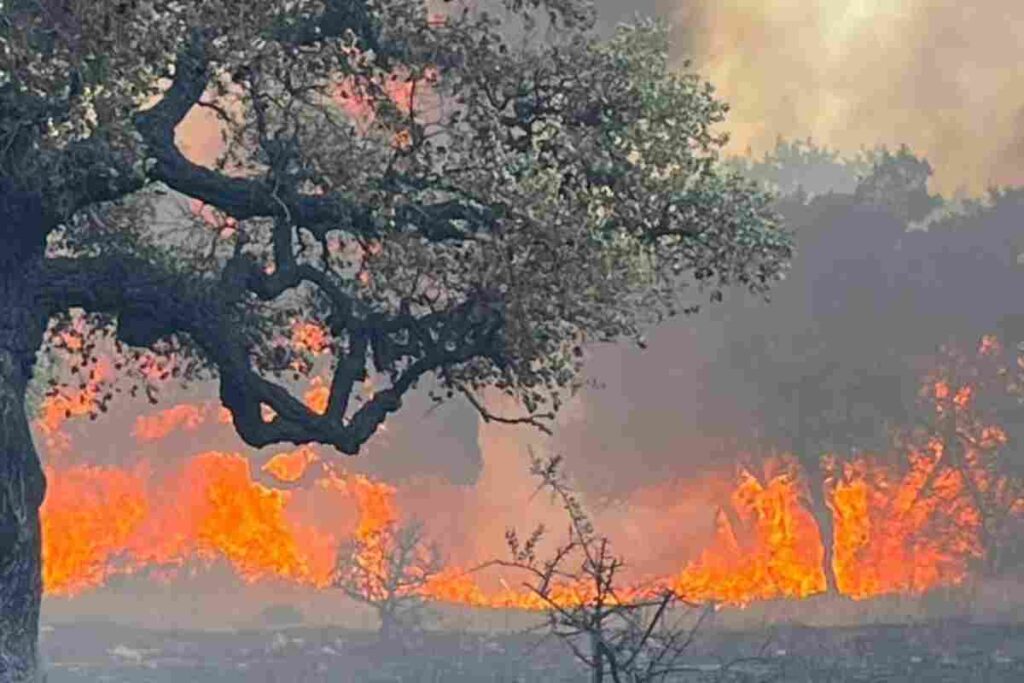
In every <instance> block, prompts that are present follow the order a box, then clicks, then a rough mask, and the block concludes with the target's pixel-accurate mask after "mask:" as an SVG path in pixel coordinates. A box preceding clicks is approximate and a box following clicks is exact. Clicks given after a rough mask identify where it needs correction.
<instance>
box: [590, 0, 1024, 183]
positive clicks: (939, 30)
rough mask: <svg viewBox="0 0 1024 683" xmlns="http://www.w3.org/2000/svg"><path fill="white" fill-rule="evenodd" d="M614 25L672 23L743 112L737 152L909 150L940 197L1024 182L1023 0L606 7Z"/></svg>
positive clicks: (721, 0)
mask: <svg viewBox="0 0 1024 683" xmlns="http://www.w3.org/2000/svg"><path fill="white" fill-rule="evenodd" d="M599 4H600V6H601V8H602V14H603V16H604V17H605V20H606V22H609V23H613V22H615V21H617V20H621V19H628V18H629V16H630V15H631V14H632V13H633V12H640V13H643V14H655V13H656V14H658V15H660V16H662V17H663V18H666V19H669V20H670V21H671V22H672V24H673V26H674V28H675V32H676V50H677V56H679V57H680V58H681V57H683V56H687V57H691V58H693V60H694V62H695V65H696V67H697V68H698V69H699V70H700V71H701V72H702V73H703V74H704V75H705V76H707V77H709V78H710V80H711V81H712V82H713V83H714V84H715V85H716V86H717V87H718V88H719V89H720V92H721V93H722V95H724V97H725V99H726V100H727V101H728V102H729V103H730V104H731V105H732V106H733V111H732V114H731V117H730V124H729V129H730V131H732V132H733V135H734V144H733V149H734V150H735V151H738V152H742V151H744V150H745V149H746V147H747V146H748V145H749V146H751V147H752V148H753V149H754V150H755V151H763V150H765V149H767V148H769V147H771V146H773V145H774V142H775V138H776V136H777V135H783V136H786V137H790V138H794V137H795V138H804V137H807V136H812V137H813V138H815V139H816V140H817V141H819V142H824V143H827V144H828V145H830V146H833V147H838V148H841V149H845V150H851V151H855V150H857V149H859V148H860V147H862V146H868V147H870V146H873V145H875V144H880V143H882V144H887V145H898V144H900V143H906V144H908V145H909V146H911V147H912V148H913V149H914V150H915V151H916V152H918V153H919V154H923V155H924V156H926V157H928V159H929V160H930V161H931V162H932V165H933V166H935V167H937V169H938V172H937V174H936V178H935V185H934V187H935V188H937V189H939V190H941V191H943V192H944V193H947V192H952V191H954V190H955V189H956V188H957V187H960V186H964V187H966V188H968V189H970V190H983V189H984V188H985V186H986V185H988V184H989V183H998V184H1015V183H1019V182H1021V181H1022V180H1024V88H1022V87H1021V86H1022V78H1024V77H1022V72H1021V70H1020V69H1018V68H1015V65H1017V64H1020V63H1021V61H1022V60H1024V3H1021V2H1018V1H1017V0H986V1H985V2H946V1H936V0H756V1H752V0H644V1H642V2H625V1H623V0H600V2H599Z"/></svg>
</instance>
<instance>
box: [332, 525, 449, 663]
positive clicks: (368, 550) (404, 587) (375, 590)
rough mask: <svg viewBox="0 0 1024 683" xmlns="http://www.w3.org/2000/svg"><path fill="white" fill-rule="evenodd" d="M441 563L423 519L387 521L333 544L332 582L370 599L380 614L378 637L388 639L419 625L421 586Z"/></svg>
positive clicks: (366, 600)
mask: <svg viewBox="0 0 1024 683" xmlns="http://www.w3.org/2000/svg"><path fill="white" fill-rule="evenodd" d="M442 568H443V563H442V558H441V552H440V550H439V549H438V547H437V545H436V544H434V543H430V542H428V541H427V539H426V537H425V535H424V531H423V525H422V524H420V523H418V522H411V523H408V524H404V525H399V524H398V523H397V522H392V523H389V524H386V525H384V526H383V527H382V528H380V529H377V530H375V531H373V532H372V533H368V534H366V535H364V536H362V537H359V538H354V539H352V540H350V541H348V542H346V543H344V544H342V546H341V548H339V550H338V560H337V567H336V569H335V575H334V586H335V587H336V588H340V589H341V590H342V591H344V593H345V595H347V596H348V597H350V598H351V599H353V600H355V601H357V602H361V603H363V604H366V605H369V606H370V607H372V608H373V609H374V610H375V611H376V612H377V616H378V618H379V619H380V640H381V642H382V643H393V642H395V641H396V640H401V639H403V638H404V637H405V636H406V635H408V634H409V633H410V632H412V631H414V630H417V629H419V628H420V627H421V626H422V622H423V618H424V616H425V609H426V599H425V598H424V596H423V589H424V587H425V586H426V585H427V584H428V583H429V582H430V579H431V578H433V577H435V576H436V575H437V574H438V572H440V571H441V569H442Z"/></svg>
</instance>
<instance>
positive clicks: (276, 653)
mask: <svg viewBox="0 0 1024 683" xmlns="http://www.w3.org/2000/svg"><path fill="white" fill-rule="evenodd" d="M817 607H820V608H822V609H827V605H826V604H825V603H818V604H817ZM748 616H749V621H756V620H757V618H758V617H757V615H756V614H755V615H748ZM42 650H43V653H44V656H45V658H46V659H47V661H48V665H49V678H48V680H49V682H50V683H77V682H79V681H109V682H111V683H122V682H123V683H129V682H130V683H143V682H146V683H149V682H152V683H164V682H167V683H170V682H171V681H175V682H177V681H196V682H197V683H203V682H206V681H218V682H220V681H225V682H226V681H232V682H234V681H238V682H242V681H259V682H264V681H266V682H281V683H285V682H287V683H307V682H309V683H312V682H317V681H325V682H326V681H332V682H333V681H337V682H347V681H353V682H354V681H367V682H371V681H380V682H383V681H430V682H441V681H444V682H446V683H447V682H458V681H467V682H468V681H509V682H511V681H521V682H524V683H525V682H533V681H537V682H540V681H566V682H569V681H581V682H582V681H586V680H588V679H587V673H586V671H585V670H584V669H583V668H581V667H580V666H579V665H577V664H576V663H574V662H573V661H572V659H571V657H570V656H569V654H568V652H567V651H566V650H564V649H563V647H562V646H561V644H560V643H558V642H556V641H547V642H541V643H539V644H538V638H537V637H536V636H534V635H526V634H523V633H521V632H516V631H515V629H512V630H511V631H507V632H479V631H476V632H473V631H470V630H462V631H454V630H449V631H433V632H429V633H426V634H423V635H422V636H421V641H420V642H418V643H414V644H411V645H410V646H408V647H407V648H406V649H405V651H401V650H399V649H397V648H390V649H383V648H382V647H381V646H380V645H379V644H378V642H377V640H376V635H375V634H374V633H373V632H370V631H365V630H356V629H351V628H340V627H331V626H303V625H294V626H283V627H276V628H275V627H269V626H263V627H250V628H233V629H220V630H214V631H211V630H197V629H183V628H178V629H156V628H152V627H150V628H142V627H139V626H137V625H130V624H123V623H122V624H118V623H114V622H109V621H78V622H74V623H51V624H48V625H46V626H44V628H43V634H42ZM692 653H693V654H692V656H691V657H690V658H689V659H688V660H687V661H686V663H685V664H686V666H687V667H688V668H689V670H688V671H685V672H680V673H679V674H678V676H677V677H676V678H674V679H671V680H677V681H723V682H724V681H737V682H739V681H744V682H754V681H794V682H795V681H814V682H815V683H817V682H823V681H836V682H838V681H865V682H866V681H873V682H879V681H929V682H930V681H936V682H938V681H949V682H951V683H953V682H961V681H979V682H980V681H986V682H993V681H1007V682H1009V681H1021V680H1024V623H978V622H977V621H972V620H971V619H970V618H968V617H955V618H941V619H932V620H925V621H916V622H912V623H902V624H881V623H875V624H861V625H855V626H806V625H798V624H794V623H789V624H781V623H777V624H773V625H768V624H765V625H764V626H762V627H759V628H744V629H740V630H735V629H732V628H722V627H718V626H715V625H714V624H713V625H712V626H711V628H706V629H704V630H702V632H701V633H700V635H699V636H698V638H697V639H696V642H695V643H694V645H693V649H692Z"/></svg>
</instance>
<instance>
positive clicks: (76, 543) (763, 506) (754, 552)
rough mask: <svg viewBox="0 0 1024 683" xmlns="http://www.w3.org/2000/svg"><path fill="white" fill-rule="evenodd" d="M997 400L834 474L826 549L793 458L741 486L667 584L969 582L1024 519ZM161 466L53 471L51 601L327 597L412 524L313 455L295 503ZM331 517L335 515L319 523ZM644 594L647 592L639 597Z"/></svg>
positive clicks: (47, 554) (188, 417) (690, 594)
mask: <svg viewBox="0 0 1024 683" xmlns="http://www.w3.org/2000/svg"><path fill="white" fill-rule="evenodd" d="M294 332H295V339H294V342H295V344H296V346H304V347H305V348H306V349H308V350H310V351H312V352H314V353H320V352H322V351H323V350H324V348H325V345H324V342H323V339H324V337H323V335H322V332H323V331H322V330H321V329H319V328H317V327H315V326H312V325H305V324H296V327H295V328H294ZM994 345H995V342H994V341H992V340H991V339H989V338H986V339H985V340H983V342H982V345H981V347H980V348H979V355H980V356H991V355H992V354H993V353H994V349H995V348H996V347H995V346H994ZM99 379H100V377H97V382H98V381H99ZM95 391H96V388H95V387H91V386H89V385H87V386H86V387H85V388H84V389H83V390H82V392H81V394H80V395H75V396H70V397H69V396H63V395H62V396H59V397H53V398H51V399H49V401H48V402H47V403H46V404H45V405H44V406H43V411H42V417H41V418H40V421H39V423H38V424H39V427H40V429H41V430H42V432H43V433H44V435H52V434H55V433H57V432H58V431H59V429H60V426H61V423H62V422H63V421H64V420H66V419H68V418H69V417H72V416H74V415H77V414H81V413H87V412H88V411H89V407H90V406H91V405H92V400H93V399H92V395H91V394H90V392H93V393H95ZM980 391H981V390H980V389H979V388H978V387H976V386H975V385H972V384H970V383H968V382H965V381H955V380H954V379H951V378H949V377H940V376H936V377H933V378H929V379H928V381H927V382H926V383H925V396H926V398H927V400H928V401H930V402H931V404H933V405H934V415H935V422H934V429H933V432H932V433H930V434H926V435H925V436H923V437H921V438H919V439H918V440H917V441H916V442H908V443H912V444H916V445H908V446H905V447H904V449H903V452H902V453H898V454H895V455H893V454H890V455H889V456H888V457H885V458H883V457H871V456H858V457H856V458H852V459H848V460H846V461H841V460H839V459H838V458H826V459H824V461H823V462H824V465H825V467H824V472H825V479H824V481H823V490H824V494H825V504H826V505H827V508H828V513H829V521H830V524H831V527H832V533H831V538H828V537H827V535H825V536H826V537H825V538H823V533H822V531H821V530H822V529H823V528H826V527H825V526H823V524H822V519H820V516H821V515H822V514H823V513H822V512H821V511H820V510H819V511H818V513H817V515H816V514H815V513H814V511H813V506H812V505H810V503H809V492H808V487H807V484H808V482H807V481H805V478H804V475H803V473H802V470H801V468H800V467H799V465H798V463H797V461H796V460H794V459H787V458H777V459H775V460H772V461H769V462H768V463H767V465H766V466H765V468H764V470H763V471H761V472H754V471H753V470H751V469H744V470H740V471H739V472H738V473H737V476H736V480H735V485H734V487H733V489H732V493H731V496H730V498H729V500H728V501H726V502H725V504H724V505H723V506H722V507H721V508H720V509H719V510H718V513H717V515H716V518H715V521H716V527H715V532H714V534H713V536H712V538H711V541H710V543H709V544H708V545H706V547H704V549H703V550H702V551H701V552H700V553H699V554H698V555H697V556H696V557H695V559H693V560H692V561H691V562H689V563H687V564H685V566H682V567H681V568H680V569H679V570H678V571H676V572H674V573H672V574H669V575H666V576H663V577H661V578H660V579H658V580H656V581H655V582H654V585H662V586H666V585H667V586H671V587H672V588H673V589H675V590H676V591H677V592H678V593H679V594H681V595H683V596H684V597H686V598H688V599H693V600H713V601H715V602H719V603H730V604H741V605H742V604H747V603H750V602H752V601H754V600H761V599H772V598H800V597H805V596H808V595H812V594H814V593H819V592H821V591H823V590H824V589H825V586H826V579H825V572H824V569H823V560H824V557H825V554H826V553H825V548H826V546H825V543H831V549H832V553H833V563H832V568H833V570H834V573H835V578H836V585H837V587H838V590H839V591H840V592H841V593H843V594H845V595H847V596H849V597H851V598H855V599H862V598H868V597H871V596H877V595H882V594H887V593H904V594H908V593H909V594H914V593H921V592H924V591H927V590H930V589H933V588H935V587H937V586H942V585H952V584H957V583H960V582H962V581H964V580H966V579H967V578H968V577H969V576H970V572H971V570H972V565H973V564H974V563H975V562H976V561H978V560H979V558H981V557H982V556H983V555H984V553H985V551H986V548H985V544H986V542H987V541H986V537H985V533H986V527H985V524H984V523H983V520H984V512H985V510H986V509H989V508H993V507H994V508H998V509H1000V510H1003V511H1004V512H1005V514H1006V515H1011V516H1012V515H1016V516H1017V517H1020V516H1021V515H1022V514H1024V496H1021V495H1020V488H1019V487H1015V486H1013V485H1012V484H1013V482H1011V481H1010V480H1009V478H1008V475H1006V474H1000V473H999V472H1000V470H999V469H998V468H997V467H995V466H994V463H996V462H997V458H998V455H999V452H1000V449H1001V448H1002V447H1003V446H1004V445H1005V444H1006V443H1007V441H1008V437H1007V435H1006V433H1005V432H1004V431H1003V430H1002V429H1001V428H1000V427H999V426H997V425H993V424H990V423H988V422H987V421H986V420H985V419H983V418H982V417H980V415H981V413H980V411H979V410H978V408H977V405H976V404H977V402H978V396H979V392H980ZM306 400H307V403H308V404H309V405H311V406H312V407H314V409H316V410H318V411H320V412H322V411H323V410H324V409H325V408H326V400H327V395H326V387H325V386H324V385H323V384H322V383H321V382H320V381H319V380H317V379H315V378H314V380H313V381H312V383H311V389H310V394H309V395H307V397H306ZM229 417H230V416H229V415H226V413H225V411H224V410H223V409H220V408H218V407H216V406H213V405H209V404H197V405H191V404H180V405H175V406H172V407H170V408H168V409H165V410H162V411H159V412H156V413H154V414H152V415H149V416H144V417H140V418H138V419H137V420H136V422H135V426H134V435H135V437H136V438H137V439H138V440H139V441H140V442H151V441H154V440H157V439H162V438H164V437H166V436H167V435H168V434H170V433H171V432H172V431H175V430H186V431H188V430H195V429H197V428H198V427H199V426H200V425H203V424H207V423H213V422H224V421H225V420H226V419H228V418H229ZM954 428H955V432H951V431H950V430H951V429H954ZM944 430H945V431H944ZM949 433H955V434H957V435H959V436H958V437H957V438H958V439H959V440H958V441H955V444H954V443H953V442H951V441H950V440H949V438H945V439H944V438H943V437H942V434H947V435H948V434H949ZM951 444H952V445H951ZM957 444H959V445H957ZM157 465H158V463H155V462H151V461H141V462H139V463H138V464H136V465H135V466H133V467H130V468H126V467H100V466H89V465H67V464H61V465H59V466H58V465H54V464H51V465H50V466H48V467H47V477H48V480H49V491H48V494H47V498H46V501H45V503H44V506H43V510H42V514H43V518H42V519H43V558H44V577H43V578H44V584H45V589H46V592H47V593H48V594H51V595H74V594H76V593H79V592H81V591H84V590H88V589H91V588H95V587H98V586H101V585H104V584H105V583H107V582H109V581H110V580H111V579H112V578H114V577H116V576H118V575H128V574H139V573H146V574H148V575H153V576H156V577H157V578H160V577H171V576H174V575H175V574H176V573H177V572H180V571H182V570H185V569H189V568H194V567H196V566H204V565H210V564H212V563H215V562H219V563H225V564H227V565H229V566H230V567H232V569H233V570H234V572H235V573H236V574H237V576H238V577H240V579H241V580H243V581H246V582H256V581H264V580H282V581H288V582H293V583H297V584H301V585H305V586H309V587H313V588H325V587H328V586H330V585H331V583H332V578H333V572H334V568H335V567H334V563H335V559H336V554H337V551H338V548H339V547H340V546H341V544H342V543H343V542H344V541H346V540H349V539H355V540H358V541H360V542H361V543H362V544H363V547H364V550H363V552H365V553H367V554H368V555H369V556H370V559H373V558H374V557H377V556H381V557H382V556H383V553H385V552H386V550H387V549H386V547H385V541H384V540H383V539H385V538H386V534H385V533H384V531H385V530H387V529H388V528H390V527H391V526H392V525H394V524H396V523H397V522H398V521H399V520H400V519H401V518H402V516H403V515H402V510H401V508H400V505H399V500H401V493H402V491H401V489H400V488H399V487H396V486H392V485H390V484H387V483H383V482H378V481H374V480H372V479H370V478H368V477H366V476H363V475H358V474H352V473H347V472H343V471H341V470H339V469H336V468H334V467H332V466H330V465H329V464H328V463H327V462H326V461H324V460H322V459H321V458H320V457H319V455H318V451H317V450H316V449H314V448H311V447H308V446H304V447H300V448H298V449H295V450H292V451H286V452H281V453H278V454H277V455H276V456H274V457H273V458H271V459H270V460H269V461H267V463H266V464H265V465H264V466H263V467H262V470H263V473H265V474H266V475H269V476H270V477H272V478H273V479H276V480H278V481H279V482H284V483H295V482H299V481H300V480H302V479H303V478H304V477H305V476H306V475H310V474H312V475H315V476H314V477H313V478H312V485H310V486H303V487H298V488H296V487H289V488H288V490H279V489H276V488H273V487H272V486H268V485H264V484H263V483H259V482H258V481H256V477H255V474H261V473H259V472H256V473H254V472H253V471H252V470H251V469H250V464H249V461H248V460H246V459H245V458H244V457H243V456H241V455H238V454H233V453H224V452H218V451H208V452H203V453H200V454H197V455H194V456H192V457H191V458H188V459H186V460H184V461H181V462H178V463H177V464H176V465H167V464H163V466H162V467H158V466H157ZM679 495H684V494H683V493H680V494H679ZM323 509H327V510H328V511H329V514H326V515H324V514H319V513H314V512H313V511H314V510H321V511H322V510H323ZM679 523H680V524H685V523H686V520H679ZM440 540H443V539H440ZM686 550H687V549H680V551H681V552H680V555H682V554H683V553H684V552H685V551H686ZM381 557H377V559H381ZM481 559H490V558H481ZM492 578H493V577H492ZM508 578H509V579H510V581H511V584H512V585H510V583H509V582H508V581H505V580H504V579H502V580H501V581H500V588H496V589H485V588H484V587H483V584H482V583H481V580H478V576H477V575H475V574H472V573H468V572H466V571H463V570H462V569H460V568H459V567H456V566H449V567H446V568H445V569H444V570H443V571H441V573H440V574H438V575H437V576H435V577H433V578H432V580H431V581H430V582H429V583H428V584H427V585H426V587H425V588H424V589H423V592H424V595H425V596H427V597H429V598H430V599H434V600H442V601H448V602H454V603H462V604H467V605H475V606H488V607H509V608H513V607H514V608H521V609H539V608H542V607H544V605H543V603H542V601H541V600H540V598H538V597H537V596H535V595H533V594H532V593H530V592H529V591H528V590H526V589H525V588H522V587H520V585H519V584H518V579H514V578H512V577H508ZM647 585H650V584H647ZM631 591H632V592H633V593H636V592H637V591H640V589H639V588H634V589H626V591H625V594H626V595H629V594H630V593H631ZM589 596H590V589H589V588H588V587H587V586H582V585H581V586H572V585H562V586H560V587H559V589H558V592H557V594H556V600H557V601H559V602H562V603H565V604H571V603H578V602H582V601H586V600H588V599H589Z"/></svg>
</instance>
